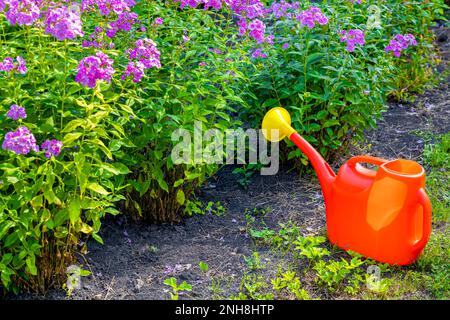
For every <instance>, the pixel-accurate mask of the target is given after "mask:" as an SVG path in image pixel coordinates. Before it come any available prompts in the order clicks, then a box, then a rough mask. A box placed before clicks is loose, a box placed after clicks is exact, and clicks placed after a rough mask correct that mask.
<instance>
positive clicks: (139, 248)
mask: <svg viewBox="0 0 450 320" xmlns="http://www.w3.org/2000/svg"><path fill="white" fill-rule="evenodd" d="M438 36H439V37H438V39H440V40H442V41H441V42H438V45H439V46H440V48H441V50H442V51H443V56H444V59H443V60H444V61H443V63H442V65H441V67H440V70H439V71H441V72H442V71H444V70H448V61H449V53H450V50H449V47H450V43H449V38H450V37H449V32H448V30H440V31H439V30H438ZM438 41H439V40H438ZM441 72H438V73H437V74H436V77H438V76H442V74H441ZM449 80H450V79H449V78H447V79H443V81H441V85H440V86H439V87H436V88H433V89H430V90H428V91H427V92H426V93H425V94H423V95H420V96H417V97H416V100H415V102H413V103H398V102H391V103H389V108H388V109H387V111H386V113H385V115H384V119H382V120H381V121H379V123H378V127H377V129H375V130H370V131H369V132H367V135H366V139H367V142H366V143H360V144H359V145H362V146H363V147H361V146H360V147H358V148H357V147H354V148H352V149H351V152H350V153H351V154H360V153H370V154H371V155H374V156H379V157H384V158H388V159H393V158H408V159H415V160H418V161H419V162H420V157H421V153H422V149H423V146H424V143H425V139H426V138H425V136H426V135H425V136H424V135H423V134H421V133H433V134H441V133H445V132H448V131H450V109H449V104H450V102H449V101H450V99H449V98H450V97H449V95H450V94H449V92H450V90H449ZM348 157H349V155H342V157H341V159H339V160H338V161H337V162H336V163H335V164H334V166H335V167H338V166H339V165H340V164H342V163H343V162H344V161H345V160H346V159H347V158H348ZM231 171H232V169H231V168H230V167H225V168H224V169H223V170H221V172H220V173H219V174H218V175H217V176H216V177H215V178H214V179H212V180H211V181H210V183H209V185H208V186H206V187H205V188H203V189H202V190H201V191H200V195H199V196H200V198H201V199H202V200H204V201H220V202H221V203H222V204H223V205H224V206H225V208H226V209H227V210H226V213H225V214H224V215H223V216H216V215H213V214H211V213H205V215H204V216H194V217H191V218H185V219H183V220H182V221H181V223H179V224H177V225H136V224H133V223H131V222H128V221H127V220H126V218H125V217H124V216H121V217H118V218H115V219H109V220H107V221H106V222H104V225H103V228H102V231H101V236H102V238H103V239H104V241H105V245H100V244H98V243H95V242H92V243H90V244H89V246H88V247H89V252H88V253H87V254H86V256H85V257H83V258H80V264H83V265H84V268H85V269H89V270H91V271H92V275H91V276H89V277H85V278H83V279H82V288H81V289H78V290H75V291H74V292H73V294H72V296H71V297H70V298H71V299H167V298H168V297H169V295H168V287H167V286H166V285H164V284H163V280H164V279H166V278H169V277H172V276H174V277H176V278H177V279H178V281H183V280H186V281H187V282H188V283H190V284H192V286H193V290H192V292H191V293H189V294H186V295H182V296H181V297H180V298H181V299H211V298H215V297H218V295H220V296H222V297H223V296H225V297H227V296H230V295H232V294H236V293H237V292H238V290H239V285H240V281H241V278H242V275H243V273H244V271H245V269H246V268H247V267H246V264H245V261H244V256H249V255H251V254H252V252H253V249H254V245H253V243H252V241H251V240H250V239H249V237H248V235H247V233H246V224H247V222H246V219H245V210H246V209H249V210H252V209H253V208H270V209H271V212H270V213H268V214H267V215H266V216H265V219H264V220H265V222H266V223H267V225H268V226H271V227H275V226H277V225H278V223H280V222H287V221H290V220H291V221H293V222H295V223H296V224H298V225H299V226H300V227H301V230H302V232H304V233H305V234H320V233H323V232H324V229H325V215H324V206H323V199H322V194H321V190H320V187H319V185H318V183H317V179H316V178H315V176H302V177H299V176H298V175H297V174H296V173H295V172H288V171H287V170H285V169H281V170H280V172H279V173H278V174H277V175H275V176H260V175H258V174H255V176H254V177H253V178H252V181H251V183H250V185H249V187H248V190H243V189H242V188H241V187H240V186H239V185H238V183H237V179H238V177H237V176H236V175H234V174H232V173H231ZM262 257H263V259H264V263H265V264H266V265H267V266H268V268H267V269H268V270H270V269H275V263H276V262H277V261H276V259H277V258H276V257H273V256H271V255H270V254H267V255H262ZM200 261H204V262H206V263H207V264H208V265H209V271H208V272H207V273H206V274H204V273H202V272H201V271H200V269H199V267H198V264H199V262H200ZM271 265H273V266H274V268H270V266H271ZM213 279H214V281H213ZM215 281H220V290H218V289H217V288H218V286H214V285H213V284H214V283H217V282H215ZM214 288H215V289H214ZM65 297H66V295H65V292H64V291H63V290H52V291H50V292H48V294H47V295H45V296H33V295H27V294H25V295H21V296H19V297H15V298H18V299H32V298H34V299H36V298H38V299H42V298H46V299H64V298H65Z"/></svg>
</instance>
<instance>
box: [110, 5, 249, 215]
mask: <svg viewBox="0 0 450 320" xmlns="http://www.w3.org/2000/svg"><path fill="white" fill-rule="evenodd" d="M178 7H179V4H177V3H174V4H166V5H165V6H161V5H157V4H153V5H149V6H138V8H137V10H141V12H142V13H141V15H143V16H147V15H150V16H156V15H159V16H163V17H165V18H164V19H165V21H164V24H163V25H161V27H160V28H158V29H157V33H155V34H154V35H152V36H153V38H154V39H155V41H157V42H158V44H159V45H158V48H160V50H161V52H163V53H165V54H163V55H162V56H161V64H162V67H161V69H159V70H158V71H156V72H154V73H153V75H152V77H148V78H146V79H143V81H142V84H141V85H140V86H138V87H137V89H133V91H132V93H131V92H130V91H129V92H128V93H129V94H130V93H131V94H132V95H133V99H134V101H135V103H134V105H133V110H134V111H135V113H136V116H137V117H138V118H139V119H143V120H142V121H138V122H135V123H134V124H133V125H132V126H130V127H128V130H127V134H128V135H129V136H131V137H133V143H134V144H135V146H136V147H135V148H134V149H133V150H132V151H131V152H130V151H129V150H126V151H123V152H122V154H120V155H118V156H120V157H122V158H123V159H124V161H125V163H126V164H127V165H128V166H129V167H130V168H132V171H133V174H132V176H131V177H130V180H128V182H129V183H130V185H131V186H130V187H129V188H128V189H127V190H128V192H127V202H126V205H127V209H128V210H131V212H132V214H133V216H135V217H136V218H140V217H143V218H145V219H147V220H151V221H156V222H172V221H175V220H178V219H179V217H180V214H181V212H182V210H183V209H184V210H186V209H187V210H188V211H189V212H187V213H188V214H189V213H192V212H195V211H198V210H199V209H198V206H197V205H196V204H195V203H194V202H191V201H190V196H191V194H192V192H193V191H194V190H195V188H196V187H197V186H199V185H201V184H202V183H203V182H204V180H205V178H206V177H208V176H210V175H211V174H213V173H215V172H216V171H217V170H218V168H219V166H218V165H217V164H215V163H208V162H207V161H206V159H198V158H196V159H195V161H194V159H192V162H191V164H183V165H175V164H174V163H173V159H171V151H172V148H173V143H172V140H171V136H172V133H173V132H174V131H175V130H176V129H184V130H186V131H187V132H189V133H190V134H191V136H192V137H194V136H193V133H194V130H195V128H194V127H195V121H199V122H200V123H201V128H200V129H202V130H203V131H202V132H205V131H207V130H209V129H217V130H220V131H221V132H224V131H225V130H226V129H228V128H232V127H233V126H234V125H236V124H237V123H238V122H237V121H236V120H233V119H232V118H231V116H230V114H231V113H232V112H233V106H234V105H237V104H239V105H242V104H244V101H243V100H241V99H240V98H239V88H238V86H239V84H240V83H241V82H242V80H245V76H244V75H243V74H242V71H240V70H239V68H238V66H239V64H242V62H240V57H241V56H242V55H243V52H242V49H241V47H240V46H238V45H234V46H232V47H231V46H230V45H228V44H227V43H228V42H232V43H236V41H235V38H236V37H237V34H236V32H235V30H234V28H231V27H229V26H227V24H230V21H229V19H228V18H227V17H226V16H225V15H224V13H218V12H216V13H214V15H212V14H211V15H210V14H208V11H204V10H199V9H194V8H186V9H185V10H182V11H179V10H178ZM233 25H234V24H233ZM186 30H188V32H186ZM183 37H186V39H187V38H189V40H182V39H183ZM180 40H181V43H180ZM183 42H184V43H183ZM169 53H170V54H169ZM142 88H145V89H142ZM194 143H195V142H194ZM208 143H209V142H208V141H204V146H205V145H207V144H208ZM199 160H200V161H199Z"/></svg>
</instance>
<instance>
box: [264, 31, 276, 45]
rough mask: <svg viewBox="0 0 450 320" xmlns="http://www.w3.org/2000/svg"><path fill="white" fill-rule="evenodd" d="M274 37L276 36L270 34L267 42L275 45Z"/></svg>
mask: <svg viewBox="0 0 450 320" xmlns="http://www.w3.org/2000/svg"><path fill="white" fill-rule="evenodd" d="M274 38H275V37H274V35H273V34H270V35H268V36H267V38H266V43H267V44H270V45H273V39H274Z"/></svg>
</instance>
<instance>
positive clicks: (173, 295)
mask: <svg viewBox="0 0 450 320" xmlns="http://www.w3.org/2000/svg"><path fill="white" fill-rule="evenodd" d="M163 283H164V284H165V285H167V286H169V287H171V288H172V292H170V299H171V300H178V298H179V294H180V292H183V291H192V285H190V284H188V283H187V282H186V281H183V282H182V283H181V284H180V285H178V284H177V279H175V278H174V277H171V278H169V279H166V280H164V282H163Z"/></svg>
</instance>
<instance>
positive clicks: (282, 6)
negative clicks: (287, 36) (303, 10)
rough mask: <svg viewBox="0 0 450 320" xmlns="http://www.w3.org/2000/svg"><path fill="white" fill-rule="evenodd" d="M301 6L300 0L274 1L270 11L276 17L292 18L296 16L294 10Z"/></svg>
mask: <svg viewBox="0 0 450 320" xmlns="http://www.w3.org/2000/svg"><path fill="white" fill-rule="evenodd" d="M299 8H300V2H286V1H284V0H282V1H280V2H276V1H274V2H273V3H272V4H271V6H270V8H269V11H270V13H272V14H273V16H274V17H275V18H276V19H280V18H283V17H285V18H288V19H292V18H293V17H294V13H293V12H292V11H295V10H298V9H299Z"/></svg>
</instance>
